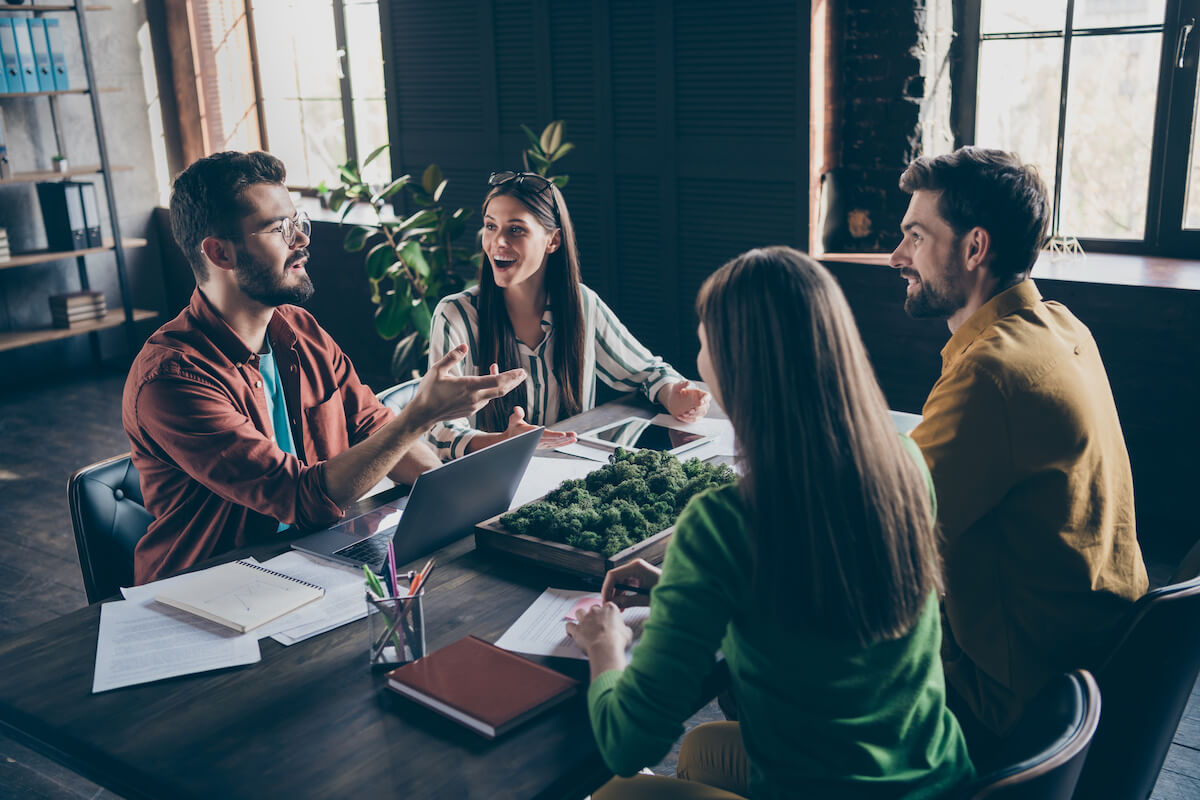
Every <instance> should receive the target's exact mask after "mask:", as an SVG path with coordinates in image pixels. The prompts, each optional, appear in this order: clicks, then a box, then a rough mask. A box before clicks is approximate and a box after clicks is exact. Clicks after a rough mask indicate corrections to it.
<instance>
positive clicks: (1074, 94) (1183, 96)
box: [957, 0, 1200, 257]
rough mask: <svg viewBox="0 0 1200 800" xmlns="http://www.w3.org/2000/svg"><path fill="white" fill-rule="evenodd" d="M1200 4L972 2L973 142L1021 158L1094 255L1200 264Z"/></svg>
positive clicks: (966, 72) (967, 127) (966, 63)
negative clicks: (1199, 56)
mask: <svg viewBox="0 0 1200 800" xmlns="http://www.w3.org/2000/svg"><path fill="white" fill-rule="evenodd" d="M1197 6H1200V0H965V2H964V4H963V9H964V13H963V15H962V17H961V20H960V22H961V32H962V34H963V44H964V47H963V67H962V71H961V75H960V81H959V86H960V91H959V94H958V97H957V102H958V122H959V132H960V135H961V136H962V138H963V140H964V141H969V142H973V143H975V144H978V145H983V146H990V147H999V148H1002V149H1006V150H1013V151H1016V152H1018V153H1019V154H1020V155H1021V156H1022V157H1023V158H1025V159H1026V160H1027V161H1031V162H1033V163H1035V164H1036V165H1037V166H1038V167H1039V169H1040V171H1041V173H1042V176H1043V178H1044V179H1045V180H1046V183H1047V186H1049V187H1050V189H1051V191H1052V193H1053V198H1054V217H1053V219H1054V232H1055V233H1056V234H1059V235H1061V236H1064V237H1071V236H1073V237H1076V238H1077V239H1079V240H1080V241H1081V242H1082V243H1083V246H1084V248H1085V249H1090V250H1095V251H1111V252H1131V253H1145V254H1162V255H1180V256H1191V257H1196V256H1198V255H1200V125H1198V124H1197V121H1196V115H1197V106H1198V105H1200V103H1198V94H1200V90H1198V85H1197V71H1196V52H1197V45H1198V42H1197V40H1198V39H1200V30H1196V28H1195V25H1196V17H1197Z"/></svg>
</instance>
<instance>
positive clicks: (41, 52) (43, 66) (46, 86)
mask: <svg viewBox="0 0 1200 800" xmlns="http://www.w3.org/2000/svg"><path fill="white" fill-rule="evenodd" d="M25 22H26V23H27V24H28V25H29V39H30V40H31V42H32V43H33V63H34V66H35V67H36V68H37V82H38V91H39V92H53V91H54V69H53V67H51V65H50V44H49V42H48V41H47V40H46V20H44V19H39V18H34V19H27V20H25Z"/></svg>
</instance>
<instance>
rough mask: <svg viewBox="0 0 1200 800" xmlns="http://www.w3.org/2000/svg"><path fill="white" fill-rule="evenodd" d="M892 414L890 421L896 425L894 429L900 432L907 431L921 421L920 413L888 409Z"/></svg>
mask: <svg viewBox="0 0 1200 800" xmlns="http://www.w3.org/2000/svg"><path fill="white" fill-rule="evenodd" d="M888 413H889V414H891V415H892V422H893V423H895V425H896V430H898V431H900V432H901V433H908V432H909V431H911V430H912V429H913V428H915V427H917V425H919V424H920V423H921V415H920V414H910V413H908V412H907V411H889V412H888Z"/></svg>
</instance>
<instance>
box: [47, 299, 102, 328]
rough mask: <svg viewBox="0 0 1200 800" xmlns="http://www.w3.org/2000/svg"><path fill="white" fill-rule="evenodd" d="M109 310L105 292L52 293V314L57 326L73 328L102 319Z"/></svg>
mask: <svg viewBox="0 0 1200 800" xmlns="http://www.w3.org/2000/svg"><path fill="white" fill-rule="evenodd" d="M107 310H108V309H107V308H106V307H105V305H104V293H103V292H98V291H95V290H92V291H83V292H69V293H68V294H52V295H50V316H51V317H52V318H53V320H54V327H56V328H71V327H74V326H76V325H79V324H80V323H83V322H87V321H89V320H93V319H100V318H101V317H103V316H104V314H105V312H106V311H107Z"/></svg>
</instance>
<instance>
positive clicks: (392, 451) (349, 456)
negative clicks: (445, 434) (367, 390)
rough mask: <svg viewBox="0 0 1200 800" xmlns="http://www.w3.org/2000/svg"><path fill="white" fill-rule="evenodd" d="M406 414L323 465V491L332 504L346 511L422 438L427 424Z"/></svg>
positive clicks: (411, 414) (427, 426)
mask: <svg viewBox="0 0 1200 800" xmlns="http://www.w3.org/2000/svg"><path fill="white" fill-rule="evenodd" d="M408 411H409V410H408V409H405V411H402V412H401V413H400V414H399V415H398V416H397V417H396V418H395V419H393V420H392V421H391V422H389V423H388V424H387V425H384V426H383V427H382V428H380V429H379V430H377V431H375V433H373V434H371V436H370V437H368V438H367V440H366V441H363V442H359V443H358V444H356V445H354V446H353V447H351V448H350V449H349V450H347V451H345V452H344V453H339V454H338V455H336V456H334V457H333V458H331V459H329V460H328V461H326V462H325V490H326V492H327V493H328V494H329V497H330V498H331V499H332V500H333V501H334V502H335V503H337V504H338V505H339V506H341V507H342V508H346V507H347V506H349V505H350V504H351V503H353V502H354V501H355V500H357V499H358V498H360V497H362V495H363V494H365V493H366V492H367V490H368V489H370V488H371V487H372V486H374V485H375V484H377V483H379V481H380V480H382V479H383V478H384V477H386V476H387V474H388V473H389V472H391V471H392V469H393V468H394V467H396V466H397V462H398V461H400V460H401V458H402V457H403V456H404V455H405V453H407V452H408V451H409V449H410V448H411V447H412V446H413V445H414V444H416V443H417V442H419V441H420V440H421V438H422V437H423V436H424V435H425V432H426V431H427V430H428V429H429V424H427V423H425V422H424V421H423V420H420V419H417V418H416V417H417V415H415V414H413V413H406V412H408Z"/></svg>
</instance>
